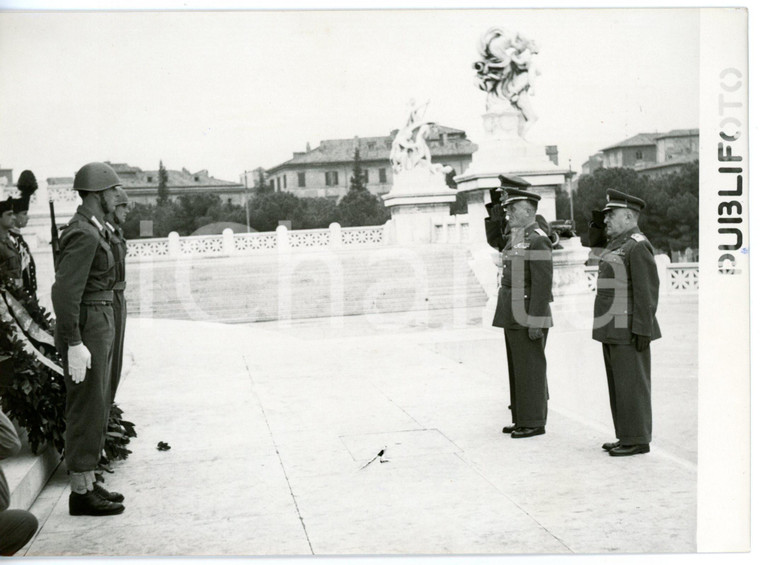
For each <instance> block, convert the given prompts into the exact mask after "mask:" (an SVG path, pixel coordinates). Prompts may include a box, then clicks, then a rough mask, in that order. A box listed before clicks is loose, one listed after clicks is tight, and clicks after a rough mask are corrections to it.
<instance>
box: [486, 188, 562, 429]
mask: <svg viewBox="0 0 760 565" xmlns="http://www.w3.org/2000/svg"><path fill="white" fill-rule="evenodd" d="M500 180H501V183H502V187H501V190H502V191H503V199H502V206H503V207H504V209H505V210H506V212H507V215H508V218H507V221H508V225H509V230H508V231H507V232H506V234H504V235H502V241H499V237H498V236H497V234H496V232H495V228H494V231H492V235H491V236H488V233H489V227H488V226H489V222H488V221H487V222H486V234H487V236H488V239H489V242H493V243H497V244H499V243H503V244H504V246H503V248H502V264H503V271H502V277H501V287H500V288H499V298H498V302H497V305H496V314H495V315H494V320H493V325H494V326H496V327H500V328H504V338H505V342H506V346H507V362H508V365H509V394H510V400H511V406H510V409H511V413H512V422H514V424H513V425H511V426H506V427H505V428H504V429H503V430H502V431H503V432H504V433H510V434H511V436H512V437H513V438H527V437H532V436H537V435H541V434H543V433H545V426H546V417H547V409H548V408H547V403H548V399H549V389H548V385H547V380H546V356H545V354H544V348H545V347H546V339H547V336H548V333H549V328H550V327H551V326H552V316H551V308H550V302H551V301H552V270H553V268H552V251H551V242H550V240H549V236H548V235H547V233H546V232H545V231H544V230H543V229H541V228H540V227H539V225H538V223H537V222H536V209H537V207H538V201H539V200H541V196H539V195H538V194H536V193H533V192H529V191H527V190H523V187H525V186H529V185H528V183H527V182H525V181H524V180H523V179H519V178H517V177H505V176H501V177H500ZM515 185H517V186H518V187H515ZM493 243H492V244H493Z"/></svg>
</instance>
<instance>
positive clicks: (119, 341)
mask: <svg viewBox="0 0 760 565" xmlns="http://www.w3.org/2000/svg"><path fill="white" fill-rule="evenodd" d="M113 321H114V327H115V331H116V333H115V336H114V340H113V363H112V364H111V404H113V401H114V398H115V397H116V389H117V388H118V387H119V381H120V380H121V368H122V363H123V361H124V331H125V329H126V326H127V301H126V300H125V299H124V291H123V290H114V291H113ZM109 409H110V404H109Z"/></svg>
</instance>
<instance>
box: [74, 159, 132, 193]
mask: <svg viewBox="0 0 760 565" xmlns="http://www.w3.org/2000/svg"><path fill="white" fill-rule="evenodd" d="M114 186H121V180H119V175H117V174H116V171H114V170H113V169H112V168H111V167H110V166H109V165H107V164H105V163H97V162H96V163H87V164H86V165H85V166H84V167H82V168H81V169H79V170H78V171H77V174H76V175H75V176H74V186H73V188H74V190H83V191H85V192H101V191H103V190H107V189H109V188H113V187H114Z"/></svg>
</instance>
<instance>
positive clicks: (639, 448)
mask: <svg viewBox="0 0 760 565" xmlns="http://www.w3.org/2000/svg"><path fill="white" fill-rule="evenodd" d="M639 453H649V444H648V443H640V444H638V445H618V446H617V447H613V448H612V449H610V455H612V456H613V457H626V456H628V455H637V454H639Z"/></svg>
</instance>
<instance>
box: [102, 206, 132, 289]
mask: <svg viewBox="0 0 760 565" xmlns="http://www.w3.org/2000/svg"><path fill="white" fill-rule="evenodd" d="M106 225H107V226H108V229H109V230H110V232H111V235H110V240H111V251H112V252H113V258H114V261H115V262H116V282H117V283H124V281H125V280H126V278H127V277H126V265H125V262H126V257H127V241H126V239H124V231H123V230H122V229H121V228H120V227H117V226H114V225H113V223H112V222H109V221H108V220H106ZM119 286H124V285H123V284H122V285H118V284H117V286H116V287H115V288H118V287H119ZM122 290H123V289H122Z"/></svg>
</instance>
